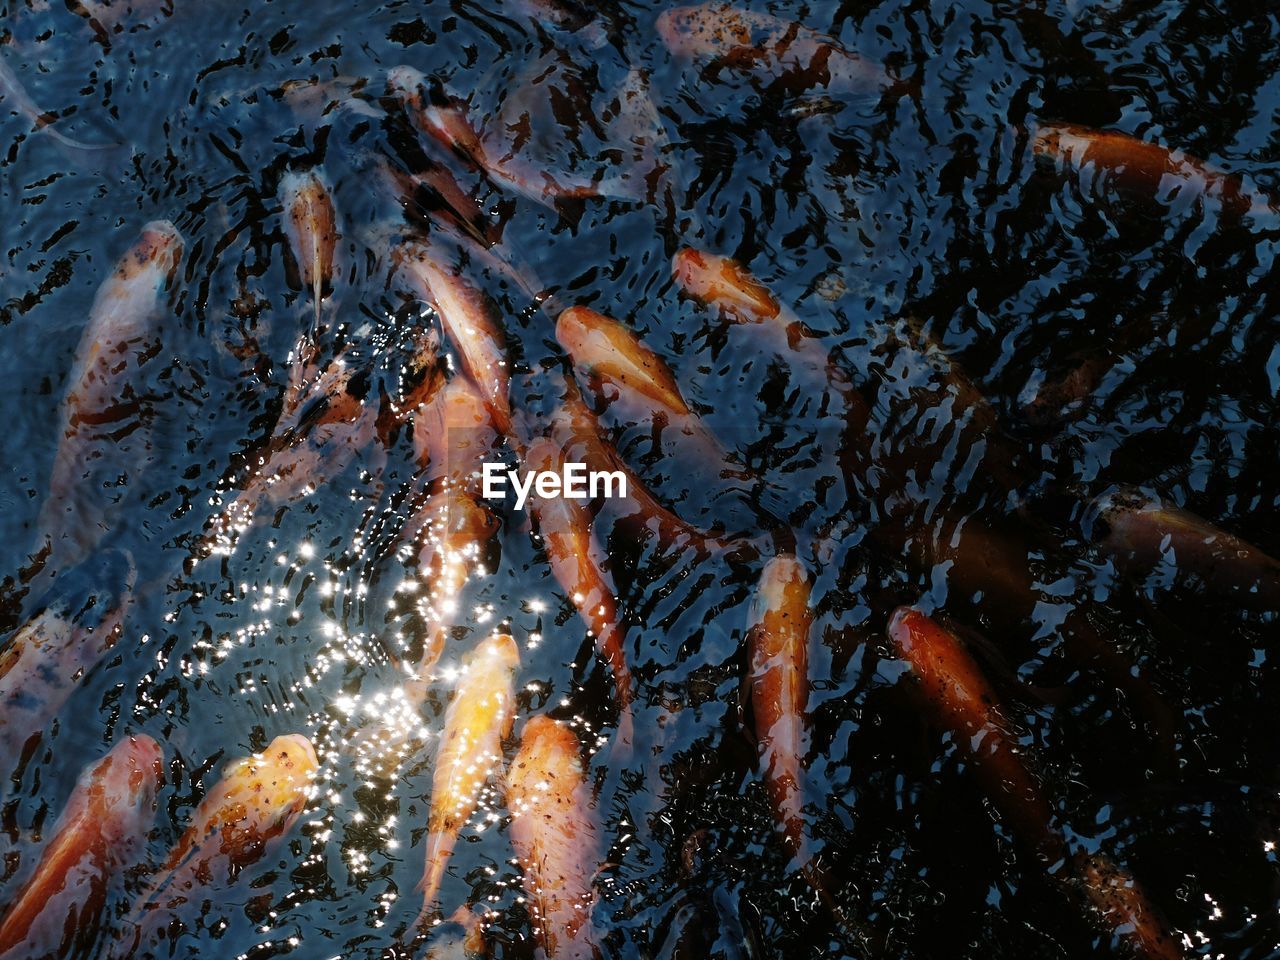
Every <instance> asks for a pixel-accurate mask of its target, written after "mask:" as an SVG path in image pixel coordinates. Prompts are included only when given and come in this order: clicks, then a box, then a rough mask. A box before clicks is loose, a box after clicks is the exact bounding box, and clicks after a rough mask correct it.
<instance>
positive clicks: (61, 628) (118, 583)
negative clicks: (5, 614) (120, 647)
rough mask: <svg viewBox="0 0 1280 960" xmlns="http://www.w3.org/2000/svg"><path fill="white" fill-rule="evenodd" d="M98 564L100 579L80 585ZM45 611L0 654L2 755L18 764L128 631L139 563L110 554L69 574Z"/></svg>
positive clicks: (101, 556) (12, 638)
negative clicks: (125, 625)
mask: <svg viewBox="0 0 1280 960" xmlns="http://www.w3.org/2000/svg"><path fill="white" fill-rule="evenodd" d="M90 565H92V566H93V567H94V568H95V570H94V571H93V577H94V579H95V580H98V581H99V582H96V583H94V584H92V585H91V586H89V587H86V588H85V589H81V587H80V586H78V585H77V584H78V581H79V579H80V572H81V571H82V570H84V569H85V568H86V567H88V566H90ZM68 576H69V577H70V578H71V579H70V580H69V581H63V580H62V578H59V585H58V587H57V588H56V589H55V591H54V593H53V595H52V596H51V597H50V598H49V599H48V600H46V601H45V606H44V609H43V610H42V611H40V612H39V613H37V614H36V615H35V616H34V617H32V618H31V619H30V620H28V621H27V622H26V623H25V624H23V625H22V626H21V627H19V628H18V630H17V631H16V632H15V633H14V634H13V636H12V637H10V638H9V640H8V642H7V643H6V644H5V645H4V647H3V649H2V650H0V710H3V716H4V721H3V723H2V724H0V754H2V755H3V756H5V757H9V758H14V759H15V760H20V759H21V758H22V757H24V756H25V755H26V754H27V753H28V752H29V750H30V749H31V747H32V745H33V744H34V742H35V741H36V740H37V739H38V738H39V737H40V736H41V735H42V734H44V733H45V731H46V729H47V727H48V725H49V721H51V720H52V719H53V718H54V717H55V716H56V715H57V713H58V711H59V710H61V709H62V707H63V705H64V704H65V703H66V702H67V700H68V699H69V698H70V697H71V694H72V693H73V692H74V691H75V688H76V684H77V683H78V681H79V678H80V677H82V676H83V675H84V674H85V673H87V672H88V671H89V670H90V669H92V668H93V667H94V666H95V665H96V664H98V663H99V662H101V660H102V659H103V657H105V656H106V654H107V653H108V652H109V651H110V650H111V648H112V647H114V646H115V645H116V642H117V641H118V640H119V639H120V636H121V635H122V632H123V622H124V615H125V612H126V611H127V610H128V607H129V602H130V598H131V594H132V591H133V581H134V567H133V560H132V558H131V557H129V556H128V555H127V554H124V553H121V552H119V551H114V550H112V551H106V552H104V553H103V554H101V555H100V556H98V557H96V558H94V559H93V560H91V561H88V562H87V563H86V564H85V566H84V567H82V568H80V570H77V571H76V572H74V573H72V574H69V575H68Z"/></svg>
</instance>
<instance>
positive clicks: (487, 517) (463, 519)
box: [407, 489, 498, 674]
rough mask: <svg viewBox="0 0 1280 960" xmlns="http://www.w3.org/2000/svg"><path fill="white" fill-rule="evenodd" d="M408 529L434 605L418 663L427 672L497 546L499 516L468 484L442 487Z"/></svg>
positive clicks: (420, 671)
mask: <svg viewBox="0 0 1280 960" xmlns="http://www.w3.org/2000/svg"><path fill="white" fill-rule="evenodd" d="M407 531H408V536H407V539H408V540H409V541H410V542H411V543H413V544H414V545H415V547H416V550H417V565H418V566H417V569H418V576H419V577H420V578H422V579H424V580H425V581H426V583H427V584H428V598H429V600H428V602H429V604H430V606H429V608H428V609H427V610H425V611H423V612H425V613H426V614H427V619H428V620H429V627H428V631H427V637H426V639H425V641H424V644H423V649H422V654H421V656H420V657H419V658H418V668H417V670H418V673H419V674H423V673H426V672H427V671H429V670H430V669H431V668H432V667H433V666H435V664H436V661H437V660H439V659H440V654H441V653H443V652H444V642H445V635H446V630H447V626H446V622H447V621H446V618H447V616H448V615H449V614H450V613H452V612H453V610H454V608H455V606H456V603H457V599H458V596H459V594H461V593H462V588H463V587H464V586H465V585H466V583H467V580H468V579H469V578H470V576H471V574H472V572H473V571H474V570H475V569H476V568H477V567H478V566H479V565H480V563H481V561H482V560H483V559H484V558H485V555H486V554H487V553H488V552H489V550H490V547H491V545H493V543H494V540H495V538H496V534H497V532H498V520H497V518H496V517H495V516H494V515H493V513H492V511H490V510H489V508H488V507H486V506H485V505H484V504H482V503H480V501H479V500H478V499H477V498H476V497H475V496H473V495H472V494H471V493H470V492H469V491H467V490H466V489H458V490H441V491H439V492H437V493H433V494H430V495H429V496H428V497H427V499H426V501H425V502H424V504H423V505H422V507H420V508H419V509H418V510H417V511H416V512H415V514H414V516H413V517H412V518H411V519H410V521H409V523H408V524H407ZM420 609H421V608H420Z"/></svg>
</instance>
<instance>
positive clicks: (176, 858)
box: [131, 733, 319, 956]
mask: <svg viewBox="0 0 1280 960" xmlns="http://www.w3.org/2000/svg"><path fill="white" fill-rule="evenodd" d="M318 769H319V762H318V761H317V759H316V752H315V749H314V748H313V747H312V746H311V741H310V740H308V739H307V738H306V737H304V736H302V735H301V734H297V733H294V734H287V735H284V736H279V737H276V738H275V739H274V740H272V741H271V743H269V744H267V748H266V749H265V750H264V751H263V752H262V753H260V754H254V755H252V756H248V757H242V758H240V759H239V760H236V761H234V762H232V763H231V764H229V765H228V766H227V768H226V769H225V770H224V771H223V774H222V778H221V779H220V780H219V781H218V783H217V784H216V785H215V786H214V788H213V789H212V790H210V791H209V793H208V794H206V795H205V798H204V799H203V800H202V801H200V805H199V806H198V807H196V810H195V813H194V814H192V817H191V824H190V826H188V827H187V829H186V831H185V832H184V833H183V834H182V837H181V838H179V840H178V842H177V843H176V844H175V845H174V847H173V849H172V850H170V852H169V856H168V858H167V859H166V860H165V862H164V864H163V865H162V866H161V867H160V869H159V871H157V873H156V875H155V877H154V878H153V879H152V881H151V883H150V884H149V886H148V887H147V889H146V891H145V892H143V893H142V895H141V896H139V897H138V899H137V901H136V907H135V910H134V912H133V918H134V920H135V922H136V923H137V928H136V930H135V931H134V935H133V951H134V952H133V953H132V954H131V955H133V956H138V955H139V954H138V953H137V951H138V949H139V945H140V944H141V943H142V942H144V941H146V940H149V938H150V937H152V936H154V935H155V933H156V932H158V931H159V930H161V929H162V928H163V927H164V926H166V925H167V924H168V923H169V922H170V921H171V920H172V918H173V917H174V916H181V915H182V914H184V913H186V912H188V910H189V909H191V908H194V906H195V905H196V904H200V905H201V910H202V912H203V911H204V910H207V909H208V904H209V902H210V901H211V900H216V899H217V898H218V896H219V895H220V893H221V892H222V891H223V890H225V889H226V888H227V887H229V886H231V885H232V884H233V883H235V881H236V879H237V878H238V877H239V876H240V875H241V872H242V871H243V870H244V869H245V868H246V867H249V866H252V865H253V864H255V863H257V862H258V861H259V860H261V859H262V857H263V856H264V855H265V854H266V852H267V851H268V849H270V848H271V847H272V846H274V845H275V843H276V842H277V841H279V840H280V838H282V837H283V836H284V835H285V834H287V833H288V832H289V831H290V830H291V829H293V825H294V824H295V823H296V822H297V820H298V817H299V816H300V815H301V814H302V811H303V808H304V807H305V806H306V803H307V798H308V796H309V795H310V792H311V789H312V786H311V784H312V781H313V780H314V779H315V775H316V771H317V770H318Z"/></svg>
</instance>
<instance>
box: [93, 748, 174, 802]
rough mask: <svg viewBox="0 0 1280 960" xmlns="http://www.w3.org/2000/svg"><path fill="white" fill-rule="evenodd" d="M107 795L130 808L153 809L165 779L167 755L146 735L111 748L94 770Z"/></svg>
mask: <svg viewBox="0 0 1280 960" xmlns="http://www.w3.org/2000/svg"><path fill="white" fill-rule="evenodd" d="M94 775H95V776H96V777H97V779H98V781H99V782H100V783H101V784H102V785H103V787H104V788H105V791H106V793H107V795H109V796H112V797H121V798H123V799H124V801H125V803H126V804H128V806H130V807H136V808H141V807H147V808H150V807H151V805H152V803H154V801H155V795H156V789H157V788H158V787H159V785H160V783H161V782H162V780H163V779H164V751H163V750H161V749H160V744H158V743H156V742H155V740H153V739H152V738H151V737H148V736H146V735H145V734H136V735H134V736H131V737H127V738H125V739H124V740H122V741H120V742H119V743H118V744H116V745H115V746H114V747H112V748H111V752H110V753H108V754H107V755H106V757H104V758H103V760H102V762H101V763H100V764H99V765H98V767H97V768H95V770H94Z"/></svg>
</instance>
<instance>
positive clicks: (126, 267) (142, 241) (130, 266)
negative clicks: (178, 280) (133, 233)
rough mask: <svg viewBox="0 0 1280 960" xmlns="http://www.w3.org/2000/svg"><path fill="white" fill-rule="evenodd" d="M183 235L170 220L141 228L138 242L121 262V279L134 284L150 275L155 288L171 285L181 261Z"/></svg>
mask: <svg viewBox="0 0 1280 960" xmlns="http://www.w3.org/2000/svg"><path fill="white" fill-rule="evenodd" d="M182 249H183V241H182V234H181V233H179V232H178V228H177V227H175V226H174V225H173V224H172V223H170V222H169V221H168V220H152V221H151V222H150V223H148V224H147V225H146V226H144V227H143V228H142V235H141V236H139V237H138V242H137V243H135V244H134V245H133V247H132V249H130V251H129V254H128V256H126V257H125V258H124V259H123V260H122V261H121V262H120V267H119V270H118V277H119V279H121V280H132V279H134V278H136V277H139V276H141V275H142V274H143V273H144V272H147V271H151V272H153V273H154V274H155V277H156V286H157V287H160V286H163V285H166V284H168V283H169V282H170V281H171V280H172V279H173V275H174V273H175V272H176V271H177V269H178V264H179V263H180V262H181V261H182Z"/></svg>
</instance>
